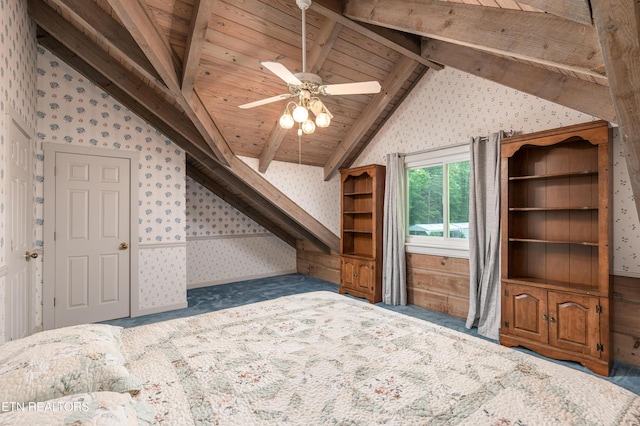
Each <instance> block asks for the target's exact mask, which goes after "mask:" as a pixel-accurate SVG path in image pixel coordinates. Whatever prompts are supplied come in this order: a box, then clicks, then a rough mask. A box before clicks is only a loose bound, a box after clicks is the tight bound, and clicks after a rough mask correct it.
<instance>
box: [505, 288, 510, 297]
mask: <svg viewBox="0 0 640 426" xmlns="http://www.w3.org/2000/svg"><path fill="white" fill-rule="evenodd" d="M504 295H505V296H507V297H508V296H509V290H507V289H505V290H504Z"/></svg>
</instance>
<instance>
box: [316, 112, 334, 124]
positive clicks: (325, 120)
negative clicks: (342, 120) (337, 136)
mask: <svg viewBox="0 0 640 426" xmlns="http://www.w3.org/2000/svg"><path fill="white" fill-rule="evenodd" d="M329 124H331V117H330V116H329V114H327V113H326V112H324V111H323V112H321V113H320V114H318V115H317V116H316V125H317V126H318V127H329Z"/></svg>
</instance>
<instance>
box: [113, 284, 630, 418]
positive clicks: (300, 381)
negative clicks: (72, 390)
mask: <svg viewBox="0 0 640 426" xmlns="http://www.w3.org/2000/svg"><path fill="white" fill-rule="evenodd" d="M122 341H123V352H124V353H125V356H126V357H127V360H128V361H129V363H130V365H129V368H130V370H131V372H132V373H133V374H135V375H136V376H138V377H139V378H140V379H141V380H142V381H143V384H144V386H143V390H142V391H141V392H140V393H139V394H138V395H137V396H136V397H135V398H137V399H138V400H139V401H141V402H146V403H149V404H151V405H153V406H154V407H155V409H156V417H155V421H156V423H158V424H168V425H182V424H208V425H209V424H210V425H215V424H220V425H253V424H256V425H257V424H260V425H265V424H274V425H288V424H291V425H316V424H352V425H375V424H391V425H424V424H447V425H449V424H468V425H484V424H496V425H497V424H504V425H507V424H519V425H524V424H528V425H533V424H536V425H539V424H597V425H614V424H616V425H617V424H638V423H639V422H640V397H638V396H637V395H635V394H633V393H631V392H629V391H626V390H625V389H622V388H620V387H618V386H616V385H613V384H611V383H609V382H607V381H604V380H601V379H599V378H598V377H595V376H593V375H590V374H586V373H583V372H580V371H576V370H573V369H570V368H567V367H565V366H562V365H558V364H556V363H553V362H549V361H547V360H543V359H539V358H537V357H533V356H529V355H526V354H523V353H521V352H518V351H514V350H512V349H508V348H505V347H502V346H500V345H497V344H495V343H492V342H489V341H485V340H482V339H479V338H475V337H473V336H468V335H465V334H462V333H458V332H456V331H452V330H449V329H447V328H444V327H440V326H437V325H434V324H431V323H428V322H425V321H422V320H419V319H415V318H411V317H407V316H404V315H401V314H398V313H395V312H391V311H388V310H385V309H383V308H380V307H376V306H372V305H369V304H368V303H365V302H361V301H359V300H353V299H351V298H348V297H344V296H339V295H337V294H334V293H329V292H316V293H308V294H302V295H296V296H288V297H283V298H280V299H276V300H273V301H267V302H261V303H257V304H252V305H247V306H244V307H238V308H231V309H227V310H223V311H217V312H212V313H209V314H204V315H199V316H195V317H191V318H183V319H177V320H173V321H167V322H164V323H158V324H152V325H147V326H141V327H135V328H131V329H126V330H125V331H124V332H123V336H122Z"/></svg>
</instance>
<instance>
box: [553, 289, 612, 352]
mask: <svg viewBox="0 0 640 426" xmlns="http://www.w3.org/2000/svg"><path fill="white" fill-rule="evenodd" d="M548 298H549V299H548V300H549V311H550V312H549V343H550V344H551V345H553V346H555V347H558V348H562V349H567V350H570V351H573V352H577V353H582V354H585V355H590V356H593V357H596V358H599V357H600V354H601V352H600V351H598V343H600V317H599V316H600V314H599V313H598V311H599V309H598V306H600V299H599V298H598V297H592V296H583V295H577V294H569V293H560V292H554V291H549V295H548Z"/></svg>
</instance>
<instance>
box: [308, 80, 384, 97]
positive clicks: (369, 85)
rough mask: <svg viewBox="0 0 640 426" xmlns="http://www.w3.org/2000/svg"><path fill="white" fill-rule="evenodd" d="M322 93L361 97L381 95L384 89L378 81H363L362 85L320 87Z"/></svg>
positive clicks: (343, 84) (346, 84)
mask: <svg viewBox="0 0 640 426" xmlns="http://www.w3.org/2000/svg"><path fill="white" fill-rule="evenodd" d="M319 89H320V92H321V93H323V94H325V95H360V94H366V93H379V92H380V90H381V89H382V87H381V86H380V83H378V82H377V81H362V82H360V83H342V84H329V85H323V86H320V88H319Z"/></svg>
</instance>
